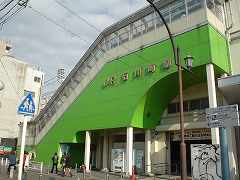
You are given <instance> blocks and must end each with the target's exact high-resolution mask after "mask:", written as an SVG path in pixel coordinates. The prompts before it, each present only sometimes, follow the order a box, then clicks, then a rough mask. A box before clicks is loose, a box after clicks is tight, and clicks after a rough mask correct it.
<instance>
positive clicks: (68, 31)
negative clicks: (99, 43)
mask: <svg viewBox="0 0 240 180" xmlns="http://www.w3.org/2000/svg"><path fill="white" fill-rule="evenodd" d="M27 7H29V8H30V9H31V10H32V11H33V12H35V13H37V14H38V15H39V16H41V17H43V18H44V19H45V20H47V21H49V22H51V23H52V24H54V25H56V26H58V27H59V28H61V29H62V30H64V31H65V32H66V33H69V34H71V35H72V36H75V37H77V38H79V39H80V40H81V41H83V42H84V43H86V44H87V45H89V44H90V42H88V41H87V40H85V39H83V38H82V37H81V36H80V35H78V34H77V33H74V32H72V31H71V30H70V29H67V28H65V27H64V26H63V25H61V24H59V23H58V22H56V21H55V20H53V19H52V18H50V17H48V16H47V15H45V14H43V13H41V12H40V11H39V10H37V9H35V8H33V7H32V6H31V5H27ZM101 50H102V51H104V53H106V54H107V55H109V57H111V58H114V57H113V56H112V55H110V54H109V53H107V52H106V51H105V50H103V49H101ZM121 62H122V64H125V65H126V66H128V67H129V65H128V64H127V63H125V62H123V61H121Z"/></svg>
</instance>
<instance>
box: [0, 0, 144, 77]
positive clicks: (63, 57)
mask: <svg viewBox="0 0 240 180" xmlns="http://www.w3.org/2000/svg"><path fill="white" fill-rule="evenodd" d="M57 1H60V2H61V3H63V4H64V5H66V6H67V7H69V8H70V9H71V10H73V11H74V12H76V13H78V14H79V16H81V17H84V18H85V19H86V20H87V21H88V22H89V23H90V24H92V25H94V26H96V27H97V28H98V29H101V30H103V29H104V28H106V27H107V26H110V25H111V24H113V23H114V22H116V21H118V20H119V19H121V18H123V17H125V16H126V15H128V14H131V13H133V12H134V11H136V10H138V9H139V8H141V7H143V6H144V5H146V2H145V1H144V0H95V1H89V0H81V1H78V0H72V1H69V0H68V1H67V0H57ZM30 5H31V6H32V7H33V8H34V9H37V10H38V11H40V12H41V13H42V14H44V15H46V16H48V17H50V18H51V19H53V20H54V21H56V22H57V23H59V24H60V25H62V26H64V27H65V28H67V29H69V30H71V31H72V32H74V33H75V34H78V36H80V37H81V39H84V40H85V41H82V40H81V39H79V38H77V37H74V36H72V35H71V34H69V33H67V32H65V31H64V30H62V29H61V28H59V27H57V26H56V25H54V24H53V23H51V22H49V21H47V20H46V19H45V18H44V17H43V16H40V15H39V14H37V13H35V12H33V11H32V10H31V9H30V8H26V9H24V10H23V11H22V12H21V13H19V14H18V15H17V16H16V17H15V18H14V19H12V20H11V21H10V22H9V23H8V24H6V25H5V26H4V29H3V30H2V31H0V36H1V39H4V40H10V41H11V43H12V45H13V52H12V55H14V56H15V57H16V58H18V59H21V60H24V61H26V62H28V63H29V64H32V65H34V66H36V67H41V69H42V70H43V71H45V72H46V79H49V78H50V77H53V75H54V74H56V71H57V68H58V66H61V67H64V68H66V70H67V72H70V70H71V68H72V67H73V66H74V65H75V64H76V63H77V61H78V60H79V59H80V58H81V56H82V55H83V54H84V52H85V51H86V50H87V48H88V47H89V46H90V45H91V43H92V42H93V41H94V40H95V39H96V37H97V36H98V35H99V33H100V32H98V31H96V30H95V29H93V28H92V27H90V26H88V25H87V24H86V23H85V22H83V21H81V20H80V19H79V18H77V17H76V16H73V15H72V14H71V13H69V12H68V11H66V10H65V9H64V8H62V7H61V6H59V5H58V4H57V3H56V0H41V1H39V0H31V1H30Z"/></svg>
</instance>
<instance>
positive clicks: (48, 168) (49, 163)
mask: <svg viewBox="0 0 240 180" xmlns="http://www.w3.org/2000/svg"><path fill="white" fill-rule="evenodd" d="M50 164H51V163H50V161H49V163H48V172H47V173H48V174H50Z"/></svg>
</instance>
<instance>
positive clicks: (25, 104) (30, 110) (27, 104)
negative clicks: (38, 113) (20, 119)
mask: <svg viewBox="0 0 240 180" xmlns="http://www.w3.org/2000/svg"><path fill="white" fill-rule="evenodd" d="M18 113H19V114H24V115H33V114H34V113H35V103H34V101H33V97H32V94H31V93H29V94H28V95H27V96H26V97H25V98H24V99H23V101H22V102H21V104H20V106H19V107H18Z"/></svg>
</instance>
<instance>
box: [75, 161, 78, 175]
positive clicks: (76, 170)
mask: <svg viewBox="0 0 240 180" xmlns="http://www.w3.org/2000/svg"><path fill="white" fill-rule="evenodd" d="M75 172H76V174H77V173H78V169H77V163H76V164H75Z"/></svg>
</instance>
